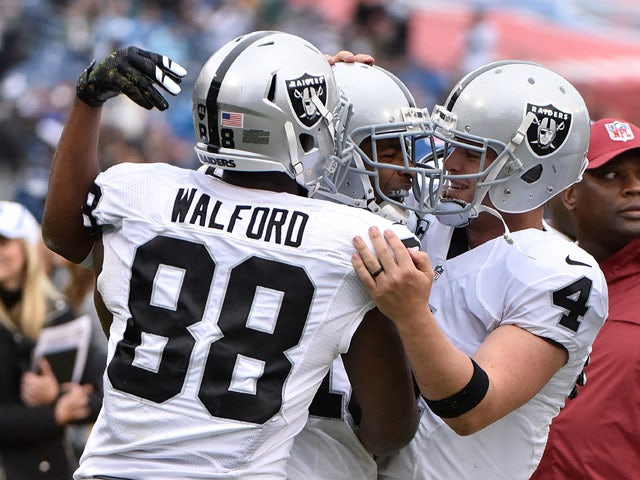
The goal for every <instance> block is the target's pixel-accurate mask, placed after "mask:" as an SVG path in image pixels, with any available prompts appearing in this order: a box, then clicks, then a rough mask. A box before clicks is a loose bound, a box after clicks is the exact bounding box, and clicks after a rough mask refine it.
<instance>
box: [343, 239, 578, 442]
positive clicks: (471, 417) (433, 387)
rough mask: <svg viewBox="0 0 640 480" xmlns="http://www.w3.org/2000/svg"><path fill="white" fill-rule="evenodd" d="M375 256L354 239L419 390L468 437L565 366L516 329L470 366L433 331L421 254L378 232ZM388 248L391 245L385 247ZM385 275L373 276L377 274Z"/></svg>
mask: <svg viewBox="0 0 640 480" xmlns="http://www.w3.org/2000/svg"><path fill="white" fill-rule="evenodd" d="M370 237H371V240H372V242H373V245H374V247H375V254H374V253H373V252H372V251H371V250H369V249H368V248H367V246H366V244H365V243H364V241H363V240H362V239H361V238H356V239H354V245H355V247H356V250H357V252H358V253H357V254H356V255H354V258H353V264H354V267H355V269H356V271H357V272H358V275H359V276H360V279H361V280H362V282H363V283H364V285H365V286H366V287H367V290H368V291H369V293H370V294H371V296H372V297H373V299H374V300H375V301H376V304H377V305H378V307H379V308H380V310H381V311H382V312H383V313H384V314H385V315H387V316H388V317H389V318H391V319H392V320H393V321H394V323H395V325H396V327H397V328H398V332H399V334H400V337H401V339H402V343H403V345H404V348H405V351H406V354H407V357H408V358H409V361H410V363H411V366H412V368H413V372H414V375H415V378H416V382H417V383H418V386H419V388H420V391H421V393H422V395H423V396H424V397H425V399H426V400H427V403H428V404H429V407H430V408H431V410H432V411H433V412H434V413H435V414H436V415H438V416H440V417H441V418H442V419H443V420H444V421H445V422H446V423H447V425H449V426H450V427H451V428H452V429H453V430H454V431H456V432H457V433H458V434H460V435H469V434H472V433H475V432H477V431H478V430H480V429H482V428H484V427H486V426H488V425H490V424H491V423H493V422H495V421H496V420H498V419H500V418H502V417H504V416H505V415H507V414H508V413H510V412H511V411H513V410H515V409H516V408H518V407H519V406H521V405H523V404H524V403H526V402H527V401H528V400H529V399H531V398H532V397H533V396H534V395H535V394H536V393H537V392H538V391H539V390H540V389H541V388H542V387H543V386H544V385H545V384H546V383H547V382H548V381H549V379H550V378H551V377H552V376H553V375H554V374H555V373H556V372H557V371H558V370H559V369H560V368H561V367H562V366H563V365H564V363H565V362H566V361H567V352H566V351H565V350H564V349H563V348H561V347H560V346H556V345H553V344H552V343H550V342H547V341H546V340H544V339H542V338H540V337H537V336H535V335H533V334H531V333H529V332H528V331H526V330H524V329H521V328H519V327H516V326H514V325H505V326H502V327H499V328H497V329H496V330H495V331H494V332H492V333H491V334H490V335H489V336H488V337H487V338H486V339H485V341H484V342H483V343H482V345H481V346H480V348H479V349H478V351H477V352H476V353H475V354H474V355H473V359H471V358H470V357H469V356H467V355H466V354H465V353H464V352H462V351H461V350H460V349H458V348H457V347H456V346H455V345H454V344H453V343H451V341H450V340H449V338H448V337H447V336H446V335H445V333H444V332H443V331H442V329H440V327H439V326H438V324H437V323H436V320H435V318H434V317H433V314H432V313H431V311H430V309H429V305H428V299H429V294H430V291H431V285H432V282H433V277H434V273H433V270H432V269H431V265H430V262H429V258H428V256H427V254H426V253H424V252H412V251H410V250H407V249H406V248H405V247H404V245H403V244H402V242H401V241H400V240H399V238H398V237H397V236H395V234H394V233H393V232H391V231H388V232H385V237H383V236H382V234H381V233H380V232H379V231H378V230H377V229H375V227H373V228H372V229H371V230H370ZM387 241H388V243H387ZM380 265H382V266H383V267H384V272H383V274H380V275H377V276H376V277H375V278H374V277H373V276H372V275H371V274H370V272H372V271H376V270H377V269H378V267H379V266H380Z"/></svg>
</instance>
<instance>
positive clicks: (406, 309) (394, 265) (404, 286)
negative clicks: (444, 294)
mask: <svg viewBox="0 0 640 480" xmlns="http://www.w3.org/2000/svg"><path fill="white" fill-rule="evenodd" d="M369 237H370V239H371V243H372V245H373V248H374V250H375V251H372V250H371V249H369V247H368V246H367V244H366V243H365V241H364V240H363V239H362V238H360V237H355V238H354V239H353V245H354V247H355V249H356V253H355V254H354V255H353V256H352V257H351V262H352V264H353V267H354V269H355V271H356V273H357V274H358V276H359V277H360V280H361V281H362V283H363V284H364V286H365V287H366V288H367V291H368V292H369V294H370V295H371V298H373V300H374V301H375V303H376V305H377V307H378V308H379V309H380V311H381V312H382V313H383V314H385V315H386V316H387V317H388V318H390V319H391V320H393V321H394V323H396V325H398V323H399V322H404V321H406V320H410V319H415V318H423V317H424V316H425V315H426V312H427V310H428V301H429V294H430V292H431V286H432V284H433V279H434V276H435V274H434V272H433V269H432V268H431V263H430V261H429V256H428V255H427V254H426V253H425V252H421V251H418V250H412V249H407V247H406V246H405V245H404V243H402V241H401V240H400V238H399V237H398V236H397V235H396V234H395V233H394V232H393V231H391V230H386V231H385V232H384V236H383V234H382V233H381V232H380V231H379V230H378V228H376V227H371V228H370V229H369Z"/></svg>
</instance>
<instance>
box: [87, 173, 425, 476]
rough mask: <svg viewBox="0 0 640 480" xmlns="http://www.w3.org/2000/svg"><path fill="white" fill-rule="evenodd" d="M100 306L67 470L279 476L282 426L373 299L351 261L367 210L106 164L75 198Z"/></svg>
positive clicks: (289, 427) (283, 456)
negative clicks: (107, 318)
mask: <svg viewBox="0 0 640 480" xmlns="http://www.w3.org/2000/svg"><path fill="white" fill-rule="evenodd" d="M85 224H86V225H88V226H89V225H91V226H93V227H94V228H97V227H101V229H102V239H103V243H104V262H103V267H102V272H101V274H100V276H99V278H98V289H99V291H100V294H101V295H102V298H103V300H104V302H105V305H106V306H107V308H108V309H109V311H110V312H111V313H112V315H113V323H112V325H111V330H110V338H109V355H108V364H107V368H106V371H105V379H104V381H105V394H104V406H103V408H102V411H101V412H100V416H99V418H98V420H97V422H96V424H95V426H94V428H93V431H92V433H91V436H90V438H89V441H88V443H87V446H86V449H85V452H84V454H83V456H82V459H81V464H80V467H79V469H78V470H77V471H76V474H75V478H77V479H81V478H91V477H92V476H100V475H102V476H112V477H123V478H131V479H136V480H147V479H148V480H151V479H153V480H159V479H171V480H176V479H197V478H209V479H210V478H242V479H258V478H259V479H262V480H267V479H276V478H284V476H285V467H286V460H287V457H288V453H289V450H290V447H291V443H292V441H293V437H294V435H295V434H296V433H297V432H298V431H300V429H302V427H303V425H304V424H305V421H306V419H307V411H308V408H309V405H310V403H311V400H312V398H313V396H314V393H315V392H316V390H317V388H318V387H319V385H320V383H321V382H322V379H323V377H324V376H325V375H326V374H327V372H328V369H329V367H330V365H331V362H332V361H333V359H334V358H336V357H337V356H338V355H339V354H340V353H342V352H345V351H346V350H347V349H348V347H349V342H350V339H351V336H352V334H353V332H354V331H355V329H356V328H357V326H358V324H359V323H360V321H361V319H362V317H363V315H364V314H365V313H366V312H367V311H368V310H370V309H372V308H373V302H372V300H371V298H370V297H369V295H368V293H367V292H366V289H365V288H364V287H363V285H362V284H361V282H360V281H359V279H358V277H357V275H356V273H355V271H354V269H353V267H352V265H351V255H352V254H353V253H354V251H355V250H354V248H353V246H352V243H351V242H352V239H353V237H354V236H355V235H360V236H362V237H363V238H365V239H368V234H367V230H368V228H369V227H370V226H371V225H377V226H378V227H380V228H381V229H386V228H393V229H394V230H395V231H396V232H397V233H398V234H399V235H400V237H401V238H403V239H406V240H407V242H408V244H412V246H417V244H418V241H417V239H416V238H415V237H414V236H413V235H412V234H411V233H410V232H409V231H408V230H407V229H406V228H405V227H402V226H399V225H392V224H391V223H390V222H388V221H387V220H384V219H382V218H380V217H378V216H376V215H374V214H372V213H370V212H367V211H364V210H360V209H356V208H352V207H347V206H344V205H338V204H333V203H329V202H325V201H322V200H315V199H308V198H303V197H299V196H294V195H290V194H286V193H275V192H268V191H263V190H251V189H244V188H239V187H236V186H232V185H229V184H227V183H225V182H222V181H221V180H218V179H216V178H214V177H213V176H211V175H207V174H205V173H204V172H203V171H191V170H184V169H178V168H175V167H172V166H169V165H164V164H122V165H117V166H114V167H112V168H110V169H109V170H107V171H105V172H103V173H101V174H100V175H99V176H98V178H97V179H96V182H95V188H94V189H93V191H92V193H91V194H90V195H89V198H88V200H87V205H86V207H85Z"/></svg>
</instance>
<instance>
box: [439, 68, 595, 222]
mask: <svg viewBox="0 0 640 480" xmlns="http://www.w3.org/2000/svg"><path fill="white" fill-rule="evenodd" d="M432 121H433V126H434V130H435V135H436V136H437V137H438V138H440V139H442V140H444V141H445V149H444V151H450V149H452V148H455V147H457V146H461V147H463V148H466V149H470V150H473V151H475V152H477V154H479V155H481V158H480V168H479V171H478V173H477V174H473V175H465V176H464V177H465V178H466V179H469V178H475V179H477V183H476V191H475V196H474V199H473V201H472V202H470V203H468V204H464V202H459V201H455V200H454V201H451V202H448V201H447V200H446V199H443V200H442V201H441V202H440V204H439V205H438V207H437V208H436V212H437V213H439V214H440V215H439V219H440V220H441V221H442V222H444V223H448V224H451V225H462V224H465V223H466V222H468V221H469V219H470V218H473V217H474V216H476V215H477V212H478V208H479V207H480V204H481V202H482V201H483V199H484V197H485V196H486V194H487V193H488V194H489V199H490V200H491V203H492V204H493V206H494V207H495V209H497V210H499V211H501V212H507V213H522V212H527V211H530V210H533V209H534V208H537V207H539V206H540V205H542V204H544V203H545V202H546V201H547V200H549V199H550V198H551V197H553V196H554V195H556V194H557V193H558V192H560V191H562V190H564V189H565V188H566V187H568V186H569V185H571V184H573V183H575V182H577V181H579V180H580V179H581V178H582V174H583V172H584V170H585V168H586V165H587V161H586V153H587V147H588V145H589V113H588V111H587V107H586V105H585V102H584V100H583V98H582V97H581V95H580V94H579V93H578V91H577V90H576V89H575V87H573V85H571V84H570V83H569V82H568V81H567V80H566V79H564V78H563V77H561V76H560V75H558V74H557V73H555V72H553V71H551V70H549V69H548V68H545V67H543V66H541V65H538V64H535V63H531V62H521V61H513V60H507V61H499V62H493V63H490V64H488V65H485V66H483V67H480V68H478V69H476V70H474V71H472V72H471V73H469V74H468V75H466V76H465V77H464V78H463V79H462V80H460V81H459V82H458V84H457V85H456V86H455V87H454V88H453V90H452V91H451V93H450V94H449V96H448V98H447V99H446V102H445V103H444V105H438V106H436V107H435V109H434V111H433V115H432ZM488 149H492V150H493V151H495V152H496V154H497V158H495V159H494V160H493V162H490V161H487V159H486V153H487V150H488ZM445 167H446V164H445ZM455 177H456V176H455V175H448V174H447V175H445V177H444V178H445V181H446V180H455Z"/></svg>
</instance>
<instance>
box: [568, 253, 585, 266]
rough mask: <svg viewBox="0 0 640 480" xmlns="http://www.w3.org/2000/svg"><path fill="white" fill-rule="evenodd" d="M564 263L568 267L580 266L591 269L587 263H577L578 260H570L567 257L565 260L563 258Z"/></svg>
mask: <svg viewBox="0 0 640 480" xmlns="http://www.w3.org/2000/svg"><path fill="white" fill-rule="evenodd" d="M564 261H565V262H567V263H568V264H569V265H582V266H583V267H591V265H589V264H588V263H584V262H579V261H578V260H572V259H571V258H569V255H567V258H565V259H564Z"/></svg>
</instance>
